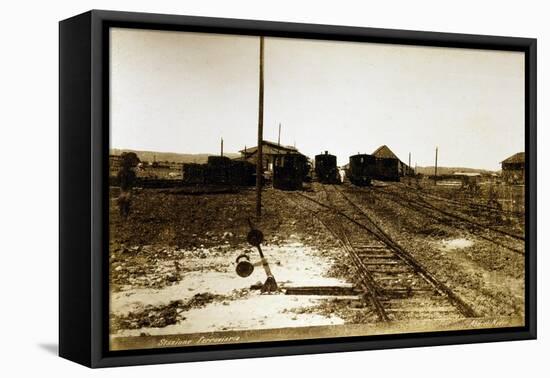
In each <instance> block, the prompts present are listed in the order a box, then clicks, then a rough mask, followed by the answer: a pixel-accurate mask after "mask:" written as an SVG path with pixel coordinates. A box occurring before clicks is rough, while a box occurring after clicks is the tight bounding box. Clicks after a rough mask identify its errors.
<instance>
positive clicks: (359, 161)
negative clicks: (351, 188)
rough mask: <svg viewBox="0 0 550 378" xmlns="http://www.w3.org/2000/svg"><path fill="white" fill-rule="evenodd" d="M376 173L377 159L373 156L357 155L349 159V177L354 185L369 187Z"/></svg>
mask: <svg viewBox="0 0 550 378" xmlns="http://www.w3.org/2000/svg"><path fill="white" fill-rule="evenodd" d="M375 173H376V158H375V157H374V156H372V155H367V154H357V155H353V156H350V157H349V170H348V176H349V180H350V181H351V183H352V184H354V185H357V186H368V185H370V184H371V181H372V179H373V177H374V175H375Z"/></svg>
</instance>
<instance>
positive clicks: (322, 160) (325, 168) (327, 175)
mask: <svg viewBox="0 0 550 378" xmlns="http://www.w3.org/2000/svg"><path fill="white" fill-rule="evenodd" d="M315 176H316V177H317V181H319V182H320V183H322V184H338V183H340V177H339V176H340V175H339V173H338V167H337V165H336V156H335V155H330V154H329V153H328V151H325V153H324V154H320V155H316V156H315Z"/></svg>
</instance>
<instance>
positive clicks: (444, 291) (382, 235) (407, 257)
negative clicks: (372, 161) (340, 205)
mask: <svg viewBox="0 0 550 378" xmlns="http://www.w3.org/2000/svg"><path fill="white" fill-rule="evenodd" d="M334 187H335V186H334ZM335 188H336V187H335ZM338 192H339V193H340V194H342V196H343V198H344V199H346V201H347V202H348V203H350V204H351V205H352V207H353V208H354V209H356V210H357V211H358V212H359V213H360V214H361V215H362V216H363V217H364V218H365V219H367V221H368V222H369V223H370V224H371V225H372V227H374V229H375V230H376V231H373V230H372V229H371V228H370V227H369V226H367V225H365V224H364V223H361V222H358V221H356V220H355V219H353V218H351V217H350V216H349V215H347V214H345V213H344V212H343V211H341V210H339V209H337V208H335V207H333V206H330V205H327V204H324V203H322V202H320V201H317V200H316V199H314V198H311V197H309V196H307V195H305V194H303V193H297V194H299V195H300V196H302V197H304V198H306V199H308V200H310V201H312V202H315V203H317V204H318V205H320V206H322V207H325V208H327V209H329V210H331V211H333V212H334V214H338V215H340V216H342V217H344V218H346V219H348V220H350V221H351V222H353V223H354V224H357V225H358V226H360V227H361V228H363V229H365V230H366V231H368V232H369V233H370V234H372V235H373V236H375V237H376V238H377V239H378V240H380V241H381V242H382V243H384V244H386V245H387V246H388V247H389V248H390V249H391V250H393V251H394V252H395V253H396V255H397V256H398V257H399V258H401V260H402V261H404V262H405V263H406V264H407V265H409V266H410V267H412V268H413V270H414V271H415V272H416V273H417V274H419V275H420V277H422V278H423V279H424V281H426V282H427V283H429V284H430V285H431V286H432V287H433V288H434V290H436V291H437V292H438V293H439V294H441V295H443V296H445V297H446V298H448V300H449V302H451V303H452V304H453V305H454V306H455V307H456V308H457V309H458V310H459V312H460V313H461V314H462V315H463V316H465V317H477V316H478V315H477V314H476V312H475V311H474V310H473V309H472V308H471V306H469V305H468V304H467V303H465V302H464V301H463V300H462V299H461V298H460V297H458V296H457V295H456V294H455V293H454V292H453V291H452V290H451V289H450V288H449V287H447V286H446V285H445V284H443V283H442V282H440V281H439V280H438V279H436V278H435V277H434V276H433V275H432V274H431V273H429V272H428V271H427V270H426V268H424V267H423V266H422V265H421V264H420V263H419V262H418V261H417V260H416V259H415V258H414V257H413V256H412V255H411V254H410V253H408V252H407V251H405V250H404V249H403V247H401V246H400V245H399V244H397V243H396V242H395V241H394V240H393V239H392V238H391V237H390V236H389V235H388V234H387V233H386V232H385V231H384V230H382V229H381V228H380V226H378V225H377V224H376V222H374V221H373V220H372V219H371V217H370V216H369V215H368V214H366V213H365V212H364V210H363V209H361V208H360V207H359V206H358V205H357V204H355V203H354V202H353V201H352V200H351V199H349V198H348V197H347V196H346V195H345V193H343V192H342V191H341V190H339V189H338Z"/></svg>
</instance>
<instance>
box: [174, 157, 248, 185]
mask: <svg viewBox="0 0 550 378" xmlns="http://www.w3.org/2000/svg"><path fill="white" fill-rule="evenodd" d="M182 169H183V183H184V184H188V185H234V186H248V185H254V182H255V176H254V173H255V166H254V164H252V163H249V162H247V161H240V160H231V159H229V158H228V157H225V156H209V157H208V162H207V163H206V164H194V163H186V164H183V168H182Z"/></svg>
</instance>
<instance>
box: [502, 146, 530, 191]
mask: <svg viewBox="0 0 550 378" xmlns="http://www.w3.org/2000/svg"><path fill="white" fill-rule="evenodd" d="M500 164H501V166H502V179H503V180H504V181H505V182H507V183H509V184H525V152H518V153H517V154H514V155H512V156H510V157H509V158H507V159H505V160H503V161H501V162H500Z"/></svg>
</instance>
